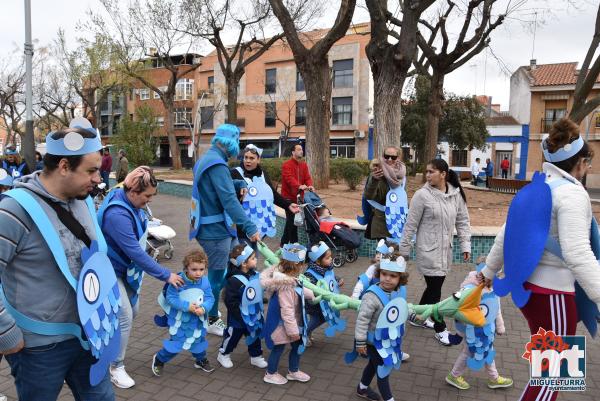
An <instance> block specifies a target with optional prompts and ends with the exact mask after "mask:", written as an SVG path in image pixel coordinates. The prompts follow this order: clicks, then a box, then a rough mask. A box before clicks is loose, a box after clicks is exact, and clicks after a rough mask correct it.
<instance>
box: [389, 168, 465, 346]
mask: <svg viewBox="0 0 600 401" xmlns="http://www.w3.org/2000/svg"><path fill="white" fill-rule="evenodd" d="M425 176H426V179H427V183H426V184H425V185H424V186H423V188H421V189H419V190H418V191H417V192H415V194H414V196H413V198H412V199H411V202H410V207H409V211H408V218H407V221H406V225H405V226H404V232H403V233H402V240H401V242H400V254H401V255H403V256H405V257H407V256H408V254H409V253H410V248H411V240H412V238H413V236H414V235H415V234H416V237H417V241H416V244H415V247H416V265H417V270H419V272H420V273H421V274H422V275H423V276H424V278H425V283H426V285H427V287H426V288H425V291H424V292H423V296H422V297H421V301H420V302H419V303H420V304H434V303H436V302H439V301H440V299H441V292H442V285H443V284H444V279H445V278H446V275H447V274H448V270H449V269H450V265H451V264H452V239H453V232H454V228H455V227H456V232H457V235H458V242H459V244H460V248H461V251H462V253H463V260H464V261H465V262H467V261H468V260H469V258H470V257H471V228H470V224H469V212H468V210H467V203H466V197H465V193H464V191H463V189H462V187H461V186H460V180H459V179H458V175H457V174H456V172H454V171H453V170H450V169H449V168H448V163H446V162H445V161H444V160H442V159H434V160H432V161H430V162H429V163H428V164H427V170H426V173H425ZM410 323H411V324H413V325H414V326H422V327H427V328H433V329H434V330H435V337H436V338H437V339H438V340H439V341H440V342H441V343H442V344H444V345H452V344H451V339H452V338H451V335H450V333H449V332H448V330H446V324H445V323H444V321H443V320H435V321H433V322H432V321H431V320H426V321H425V322H424V323H423V324H422V325H421V324H418V323H416V322H410Z"/></svg>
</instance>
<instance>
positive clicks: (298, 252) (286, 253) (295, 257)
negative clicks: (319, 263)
mask: <svg viewBox="0 0 600 401" xmlns="http://www.w3.org/2000/svg"><path fill="white" fill-rule="evenodd" d="M281 258H282V259H284V260H287V261H288V262H292V263H302V262H304V259H305V258H306V247H304V246H302V245H300V244H298V243H296V244H285V245H283V248H281Z"/></svg>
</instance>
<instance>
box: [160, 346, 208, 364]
mask: <svg viewBox="0 0 600 401" xmlns="http://www.w3.org/2000/svg"><path fill="white" fill-rule="evenodd" d="M192 355H193V356H194V359H195V360H196V362H198V363H200V362H202V361H203V360H204V359H206V351H204V352H200V353H198V354H194V353H193V352H192ZM176 356H177V354H174V353H172V352H169V351H167V350H166V349H164V348H161V349H160V351H158V352H157V353H156V358H157V359H158V360H159V361H161V362H162V363H167V362H169V361H170V360H171V359H173V358H175V357H176Z"/></svg>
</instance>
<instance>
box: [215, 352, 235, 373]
mask: <svg viewBox="0 0 600 401" xmlns="http://www.w3.org/2000/svg"><path fill="white" fill-rule="evenodd" d="M217 361H218V362H219V363H220V364H221V366H223V367H224V368H225V369H229V368H233V362H231V356H230V355H229V354H227V355H223V354H221V353H220V352H219V355H217Z"/></svg>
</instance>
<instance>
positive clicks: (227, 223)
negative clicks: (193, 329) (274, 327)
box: [189, 124, 260, 336]
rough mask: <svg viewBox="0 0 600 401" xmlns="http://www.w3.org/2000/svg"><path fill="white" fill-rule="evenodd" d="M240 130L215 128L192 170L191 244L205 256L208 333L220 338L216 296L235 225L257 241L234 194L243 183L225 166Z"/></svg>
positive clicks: (233, 154)
mask: <svg viewBox="0 0 600 401" xmlns="http://www.w3.org/2000/svg"><path fill="white" fill-rule="evenodd" d="M239 140H240V130H239V129H238V127H236V126H235V125H233V124H222V125H220V126H219V127H218V128H217V131H216V133H215V136H214V138H213V139H212V142H211V145H212V146H211V147H210V149H209V150H208V151H207V152H206V153H205V154H204V156H203V157H202V158H201V159H200V160H198V162H196V165H195V166H194V185H193V187H192V207H191V210H190V236H189V238H190V240H191V239H192V238H195V239H196V240H197V241H198V243H199V244H200V245H201V246H202V248H204V251H205V252H206V254H207V256H208V280H209V281H210V286H211V288H212V291H213V295H214V297H215V303H214V305H213V307H212V309H211V310H210V311H209V312H208V323H209V326H208V330H207V331H208V332H209V333H211V334H215V335H219V336H222V335H223V330H224V329H225V327H226V326H225V323H224V322H223V321H222V320H221V319H220V318H219V294H220V293H221V289H222V288H223V285H224V284H225V275H226V273H227V263H228V261H229V250H230V248H231V242H232V240H233V239H234V238H236V237H237V233H236V228H235V227H234V224H235V225H237V226H241V227H242V231H243V232H244V234H245V235H246V236H247V237H248V238H249V239H250V241H252V242H255V241H258V240H259V239H260V236H259V233H258V229H257V227H256V225H255V224H254V223H253V222H252V221H251V220H250V219H249V218H248V217H247V216H246V213H245V212H244V209H243V208H242V206H241V205H240V203H239V201H238V198H237V193H239V192H242V193H243V192H244V190H245V187H246V183H245V182H244V181H243V180H233V179H232V178H231V174H230V172H229V168H228V166H227V160H228V159H229V158H230V157H236V156H237V155H238V153H239V152H240V143H239Z"/></svg>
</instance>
